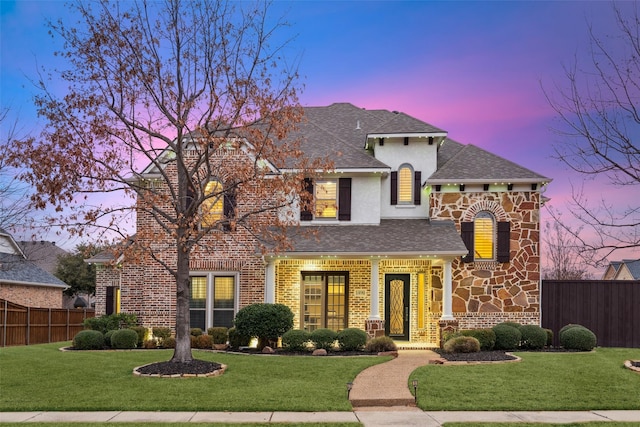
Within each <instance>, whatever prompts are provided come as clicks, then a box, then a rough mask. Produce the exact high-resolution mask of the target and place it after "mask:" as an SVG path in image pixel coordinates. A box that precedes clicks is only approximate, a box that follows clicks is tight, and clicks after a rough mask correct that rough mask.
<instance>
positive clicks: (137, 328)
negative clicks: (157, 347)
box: [129, 326, 147, 347]
mask: <svg viewBox="0 0 640 427" xmlns="http://www.w3.org/2000/svg"><path fill="white" fill-rule="evenodd" d="M129 329H131V330H133V331H135V333H136V334H138V343H137V346H138V347H142V343H143V342H144V337H145V336H146V335H147V328H145V327H144V326H132V327H130V328H129Z"/></svg>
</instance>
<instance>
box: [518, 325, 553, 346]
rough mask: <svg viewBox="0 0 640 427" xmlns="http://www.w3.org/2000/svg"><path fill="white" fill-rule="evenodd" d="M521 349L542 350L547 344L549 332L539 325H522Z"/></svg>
mask: <svg viewBox="0 0 640 427" xmlns="http://www.w3.org/2000/svg"><path fill="white" fill-rule="evenodd" d="M520 334H522V340H521V342H520V348H522V349H525V350H542V349H543V348H544V346H545V345H546V344H547V332H546V331H545V330H544V329H542V328H541V327H540V326H538V325H522V327H521V328H520Z"/></svg>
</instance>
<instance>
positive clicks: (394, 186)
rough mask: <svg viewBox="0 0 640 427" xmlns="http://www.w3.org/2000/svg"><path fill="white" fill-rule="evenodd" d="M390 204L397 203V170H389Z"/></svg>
mask: <svg viewBox="0 0 640 427" xmlns="http://www.w3.org/2000/svg"><path fill="white" fill-rule="evenodd" d="M391 204H392V205H397V204H398V172H397V171H393V172H391Z"/></svg>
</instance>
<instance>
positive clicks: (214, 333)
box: [207, 326, 229, 344]
mask: <svg viewBox="0 0 640 427" xmlns="http://www.w3.org/2000/svg"><path fill="white" fill-rule="evenodd" d="M207 334H208V335H210V336H211V339H212V340H213V343H214V344H226V343H227V337H228V334H229V329H228V328H225V327H224V326H215V327H212V328H209V329H207Z"/></svg>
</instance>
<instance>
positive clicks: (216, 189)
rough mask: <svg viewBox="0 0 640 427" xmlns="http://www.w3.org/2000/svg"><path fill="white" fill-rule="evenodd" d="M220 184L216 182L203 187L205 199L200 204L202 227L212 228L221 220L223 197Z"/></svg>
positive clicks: (212, 181)
mask: <svg viewBox="0 0 640 427" xmlns="http://www.w3.org/2000/svg"><path fill="white" fill-rule="evenodd" d="M222 188H223V187H222V183H221V182H220V181H218V180H215V179H213V180H211V181H209V182H207V185H205V187H204V194H205V197H206V199H205V200H204V201H203V202H202V226H203V227H207V228H208V227H213V226H215V225H216V223H218V222H219V221H220V220H221V219H222V215H223V210H224V195H223V191H222Z"/></svg>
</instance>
